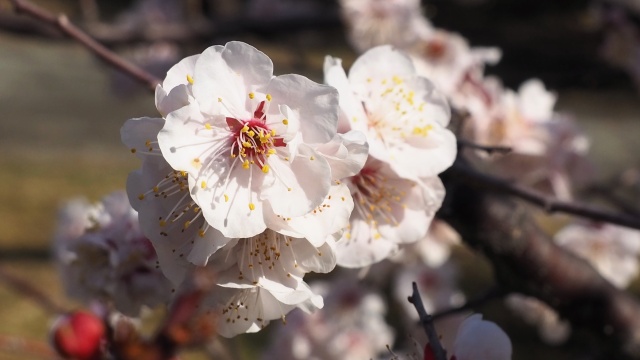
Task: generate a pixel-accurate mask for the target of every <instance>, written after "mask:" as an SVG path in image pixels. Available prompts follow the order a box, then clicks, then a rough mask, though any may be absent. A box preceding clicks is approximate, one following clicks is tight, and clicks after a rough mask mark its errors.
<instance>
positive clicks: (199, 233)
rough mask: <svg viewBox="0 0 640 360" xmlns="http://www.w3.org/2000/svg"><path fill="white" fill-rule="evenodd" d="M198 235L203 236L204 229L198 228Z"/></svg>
mask: <svg viewBox="0 0 640 360" xmlns="http://www.w3.org/2000/svg"><path fill="white" fill-rule="evenodd" d="M198 235H200V237H204V230H202V229H200V231H198Z"/></svg>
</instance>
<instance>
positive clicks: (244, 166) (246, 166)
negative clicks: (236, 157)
mask: <svg viewBox="0 0 640 360" xmlns="http://www.w3.org/2000/svg"><path fill="white" fill-rule="evenodd" d="M242 167H243V168H245V169H248V168H249V160H245V161H244V162H243V163H242Z"/></svg>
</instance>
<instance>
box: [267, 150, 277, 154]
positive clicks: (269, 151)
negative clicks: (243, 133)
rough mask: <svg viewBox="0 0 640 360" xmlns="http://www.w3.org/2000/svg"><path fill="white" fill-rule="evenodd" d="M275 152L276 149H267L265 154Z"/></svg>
mask: <svg viewBox="0 0 640 360" xmlns="http://www.w3.org/2000/svg"><path fill="white" fill-rule="evenodd" d="M275 153H276V149H269V150H267V155H273V154H275Z"/></svg>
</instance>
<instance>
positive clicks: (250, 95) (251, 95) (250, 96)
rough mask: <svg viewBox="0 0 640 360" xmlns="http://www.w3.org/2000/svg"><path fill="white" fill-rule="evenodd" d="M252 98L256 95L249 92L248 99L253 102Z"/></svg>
mask: <svg viewBox="0 0 640 360" xmlns="http://www.w3.org/2000/svg"><path fill="white" fill-rule="evenodd" d="M254 97H256V94H254V93H252V92H250V93H249V99H251V100H253V98H254Z"/></svg>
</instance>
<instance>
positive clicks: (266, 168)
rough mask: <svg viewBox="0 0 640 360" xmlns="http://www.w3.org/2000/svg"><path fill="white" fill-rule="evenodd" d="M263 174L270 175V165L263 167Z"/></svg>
mask: <svg viewBox="0 0 640 360" xmlns="http://www.w3.org/2000/svg"><path fill="white" fill-rule="evenodd" d="M262 172H263V173H265V174H266V173H268V172H269V165H265V166H263V167H262Z"/></svg>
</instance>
